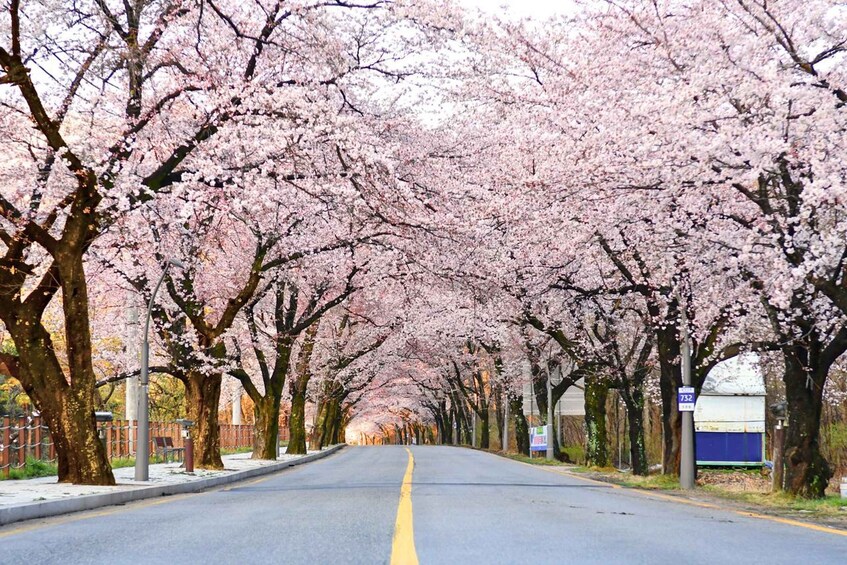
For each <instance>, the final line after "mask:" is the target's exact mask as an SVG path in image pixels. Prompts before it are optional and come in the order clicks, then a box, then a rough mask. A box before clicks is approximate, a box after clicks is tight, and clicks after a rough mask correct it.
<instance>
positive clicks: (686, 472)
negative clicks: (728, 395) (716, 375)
mask: <svg viewBox="0 0 847 565" xmlns="http://www.w3.org/2000/svg"><path fill="white" fill-rule="evenodd" d="M680 313H681V321H682V328H681V331H682V344H681V345H682V347H681V348H680V349H681V354H682V384H683V386H686V387H690V386H691V342H690V337H689V335H688V318H687V316H686V315H685V305H684V304H682V301H680ZM679 486H680V487H682V488H683V489H686V490H691V489H693V488H694V412H693V411H689V410H686V411H684V412H682V446H681V449H680V462H679Z"/></svg>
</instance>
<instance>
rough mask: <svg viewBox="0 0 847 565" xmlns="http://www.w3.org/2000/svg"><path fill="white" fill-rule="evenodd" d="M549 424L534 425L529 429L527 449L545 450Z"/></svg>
mask: <svg viewBox="0 0 847 565" xmlns="http://www.w3.org/2000/svg"><path fill="white" fill-rule="evenodd" d="M550 428H551V426H536V427H534V428H530V430H529V450H530V451H547V441H548V438H549V437H550V434H549V433H548V432H549V430H550Z"/></svg>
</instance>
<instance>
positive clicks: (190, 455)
mask: <svg viewBox="0 0 847 565" xmlns="http://www.w3.org/2000/svg"><path fill="white" fill-rule="evenodd" d="M185 472H186V473H193V472H194V440H193V439H191V435H190V434H189V436H188V437H187V438H185Z"/></svg>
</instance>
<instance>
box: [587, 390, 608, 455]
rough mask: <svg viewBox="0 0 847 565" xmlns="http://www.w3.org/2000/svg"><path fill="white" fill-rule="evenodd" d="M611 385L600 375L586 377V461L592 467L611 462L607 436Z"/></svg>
mask: <svg viewBox="0 0 847 565" xmlns="http://www.w3.org/2000/svg"><path fill="white" fill-rule="evenodd" d="M608 394H609V385H608V383H607V382H606V381H605V379H602V378H600V377H597V376H595V375H589V376H587V377H586V378H585V427H586V442H587V444H588V445H587V446H586V450H585V458H586V463H587V465H588V466H590V467H606V466H607V465H608V464H609V456H608V448H607V443H608V441H607V436H606V398H607V397H608Z"/></svg>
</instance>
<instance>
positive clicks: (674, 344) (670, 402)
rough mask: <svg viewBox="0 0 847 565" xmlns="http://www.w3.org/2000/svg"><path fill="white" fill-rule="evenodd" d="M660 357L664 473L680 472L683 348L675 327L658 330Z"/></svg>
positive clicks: (673, 473)
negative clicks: (679, 403)
mask: <svg viewBox="0 0 847 565" xmlns="http://www.w3.org/2000/svg"><path fill="white" fill-rule="evenodd" d="M656 343H657V344H658V350H657V351H658V356H659V370H660V373H659V389H660V391H661V394H662V445H663V449H662V473H663V474H665V475H677V476H678V475H679V462H680V455H681V453H680V449H681V447H682V415H681V414H680V413H679V410H678V409H677V408H678V406H677V402H676V397H677V390H678V389H679V387H680V386H681V385H682V373H681V369H680V366H679V362H678V361H677V360H678V359H679V355H680V349H679V341H678V340H677V337H676V332H675V330H673V331H671V330H666V329H664V330H659V331H657V332H656Z"/></svg>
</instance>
